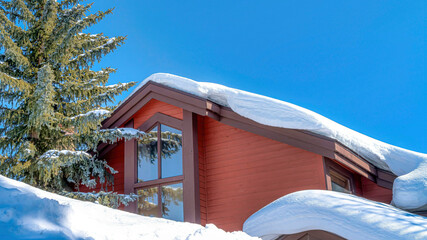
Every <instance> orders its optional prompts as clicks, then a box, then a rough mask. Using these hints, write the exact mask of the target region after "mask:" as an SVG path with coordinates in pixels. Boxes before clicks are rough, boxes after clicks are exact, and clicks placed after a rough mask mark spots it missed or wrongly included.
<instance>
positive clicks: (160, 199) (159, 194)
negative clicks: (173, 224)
mask: <svg viewBox="0 0 427 240" xmlns="http://www.w3.org/2000/svg"><path fill="white" fill-rule="evenodd" d="M157 198H158V199H157V204H158V205H157V206H159V211H158V214H159V218H161V217H162V207H163V206H162V192H161V188H160V185H158V186H157Z"/></svg>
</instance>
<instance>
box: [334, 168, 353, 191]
mask: <svg viewBox="0 0 427 240" xmlns="http://www.w3.org/2000/svg"><path fill="white" fill-rule="evenodd" d="M329 175H330V176H331V183H332V191H337V192H343V193H351V188H350V180H349V179H348V178H346V177H344V176H343V175H341V174H339V173H337V172H335V171H333V170H331V171H330V172H329Z"/></svg>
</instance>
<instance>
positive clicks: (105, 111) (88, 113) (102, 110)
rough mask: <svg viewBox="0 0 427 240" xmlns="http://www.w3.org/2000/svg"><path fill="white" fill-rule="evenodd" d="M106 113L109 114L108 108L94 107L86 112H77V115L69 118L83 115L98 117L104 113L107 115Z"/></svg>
mask: <svg viewBox="0 0 427 240" xmlns="http://www.w3.org/2000/svg"><path fill="white" fill-rule="evenodd" d="M108 114H110V111H109V110H105V109H96V110H92V111H89V112H87V113H82V114H79V115H77V116H74V117H71V118H70V119H76V118H79V117H85V116H89V115H93V116H96V117H100V116H105V115H108Z"/></svg>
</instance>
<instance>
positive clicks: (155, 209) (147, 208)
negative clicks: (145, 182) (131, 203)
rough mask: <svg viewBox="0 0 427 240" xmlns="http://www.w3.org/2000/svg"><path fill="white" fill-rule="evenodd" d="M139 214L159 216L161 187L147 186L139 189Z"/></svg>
mask: <svg viewBox="0 0 427 240" xmlns="http://www.w3.org/2000/svg"><path fill="white" fill-rule="evenodd" d="M137 194H138V195H139V198H138V214H141V215H144V216H150V217H159V188H158V187H152V188H145V189H140V190H138V192H137Z"/></svg>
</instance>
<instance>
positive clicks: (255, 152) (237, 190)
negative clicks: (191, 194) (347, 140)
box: [199, 117, 326, 231]
mask: <svg viewBox="0 0 427 240" xmlns="http://www.w3.org/2000/svg"><path fill="white" fill-rule="evenodd" d="M199 122H202V121H199ZM199 128H200V129H199V167H200V177H199V178H200V198H201V201H200V202H201V216H202V223H214V224H216V225H217V226H218V227H220V228H222V229H224V230H227V231H234V230H241V229H242V225H243V222H244V221H245V220H246V219H247V218H248V217H249V216H250V215H251V214H253V213H255V212H256V211H258V210H259V209H260V208H262V207H264V206H265V205H267V204H268V203H270V202H272V201H273V200H275V199H277V198H279V197H282V196H284V195H286V194H288V193H292V192H295V191H299V190H304V189H325V188H326V186H325V176H324V170H323V162H322V156H320V155H317V154H314V153H311V152H308V151H305V150H302V149H299V148H295V147H292V146H290V145H287V144H283V143H280V142H277V141H274V140H271V139H269V138H265V137H262V136H259V135H256V134H252V133H249V132H246V131H244V130H241V129H238V128H234V127H231V126H228V125H225V124H222V123H220V122H218V121H215V120H213V119H211V118H207V117H204V118H203V122H202V123H201V124H199ZM200 136H202V137H200Z"/></svg>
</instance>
